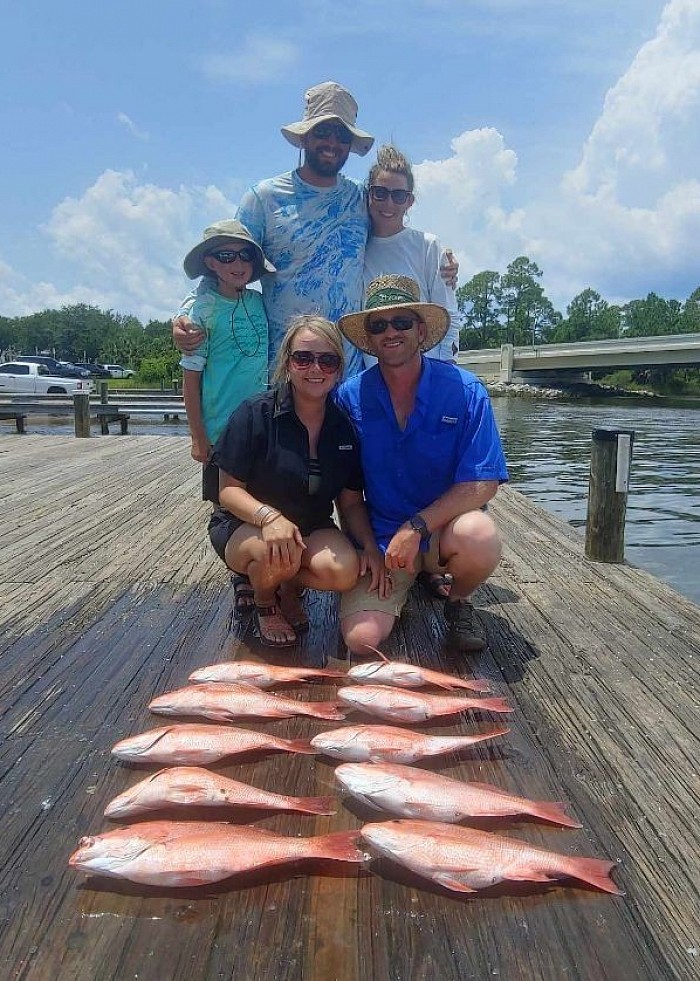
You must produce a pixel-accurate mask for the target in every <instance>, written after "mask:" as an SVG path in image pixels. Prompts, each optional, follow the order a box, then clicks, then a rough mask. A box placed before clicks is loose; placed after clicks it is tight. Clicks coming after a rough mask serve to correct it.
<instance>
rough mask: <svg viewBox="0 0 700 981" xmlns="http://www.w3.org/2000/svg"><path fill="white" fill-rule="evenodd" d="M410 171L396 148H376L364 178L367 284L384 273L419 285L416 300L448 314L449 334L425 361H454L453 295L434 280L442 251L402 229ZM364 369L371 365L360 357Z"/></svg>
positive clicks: (433, 241)
mask: <svg viewBox="0 0 700 981" xmlns="http://www.w3.org/2000/svg"><path fill="white" fill-rule="evenodd" d="M413 187H414V181H413V172H412V170H411V165H410V163H409V162H408V160H407V159H406V157H404V155H403V154H402V153H400V152H399V150H397V149H396V147H393V146H382V147H380V148H379V150H378V152H377V162H376V163H375V164H374V166H373V167H372V169H371V170H370V172H369V177H368V178H367V199H368V206H369V214H370V218H371V221H372V234H371V236H370V239H369V242H368V243H367V247H366V249H365V265H364V280H365V288H366V287H367V284H368V283H370V282H371V281H372V280H373V279H376V278H377V277H378V276H383V275H385V274H386V273H397V274H400V275H403V276H410V277H411V279H414V280H415V281H416V282H417V283H418V284H419V285H420V291H421V300H425V301H427V302H430V303H439V304H440V306H443V307H445V308H446V309H447V310H448V312H449V314H450V328H449V330H448V331H447V334H446V335H445V337H444V339H443V340H442V342H441V343H440V344H438V346H437V347H435V348H433V349H432V350H431V351H429V352H428V357H429V358H437V359H438V360H440V361H455V359H456V357H457V351H458V350H459V327H460V324H459V314H458V312H457V302H456V300H455V293H454V290H453V289H452V288H451V287H450V286H448V285H447V284H446V283H445V282H444V281H443V279H442V277H441V275H440V257H441V254H442V248H441V246H440V242H439V241H438V239H437V238H436V236H435V235H432V234H431V233H430V232H421V231H419V230H418V229H416V228H409V227H407V226H405V225H404V219H405V216H406V213H407V211H408V209H409V208H410V207H411V205H412V204H413V201H414V197H413ZM364 359H365V366H366V367H369V366H370V365H371V364H374V363H375V359H374V358H372V357H371V356H370V355H365V356H364Z"/></svg>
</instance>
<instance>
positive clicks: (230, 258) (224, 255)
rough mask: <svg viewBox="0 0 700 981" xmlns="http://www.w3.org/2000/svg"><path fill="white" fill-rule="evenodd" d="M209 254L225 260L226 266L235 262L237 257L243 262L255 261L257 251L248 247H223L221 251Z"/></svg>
mask: <svg viewBox="0 0 700 981" xmlns="http://www.w3.org/2000/svg"><path fill="white" fill-rule="evenodd" d="M209 255H210V256H211V257H212V259H216V261H217V262H223V263H224V265H226V266H227V265H229V263H231V262H235V261H236V259H240V260H241V262H255V252H254V251H253V249H249V248H247V247H246V248H243V249H221V250H220V251H219V252H210V253H209Z"/></svg>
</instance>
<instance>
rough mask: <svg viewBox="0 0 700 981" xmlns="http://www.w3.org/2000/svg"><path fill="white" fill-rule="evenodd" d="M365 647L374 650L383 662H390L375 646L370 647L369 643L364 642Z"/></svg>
mask: <svg viewBox="0 0 700 981" xmlns="http://www.w3.org/2000/svg"><path fill="white" fill-rule="evenodd" d="M365 647H366V648H367V650H369V651H374V653H375V654H379V656H380V657H381V659H382V661H384V663H385V664H391V661H390V660H389V658H388V657H387V656H386V654H382V652H381V651H378V650H377V648H376V647H372V645H371V644H365Z"/></svg>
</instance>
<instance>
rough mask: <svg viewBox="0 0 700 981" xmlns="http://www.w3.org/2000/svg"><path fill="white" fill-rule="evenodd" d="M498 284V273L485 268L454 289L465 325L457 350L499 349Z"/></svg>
mask: <svg viewBox="0 0 700 981" xmlns="http://www.w3.org/2000/svg"><path fill="white" fill-rule="evenodd" d="M500 281H501V277H500V274H499V273H497V272H494V271H493V270H491V269H485V270H484V271H483V272H480V273H477V274H476V276H473V277H472V278H471V279H470V280H469V282H468V283H465V285H464V286H460V287H459V289H458V290H457V293H456V298H457V307H458V309H459V312H460V313H461V314H462V317H463V324H464V326H463V327H462V329H461V331H460V334H459V341H460V347H462V348H483V347H498V345H499V343H500V332H501V323H500V320H499V306H498V290H499V284H500Z"/></svg>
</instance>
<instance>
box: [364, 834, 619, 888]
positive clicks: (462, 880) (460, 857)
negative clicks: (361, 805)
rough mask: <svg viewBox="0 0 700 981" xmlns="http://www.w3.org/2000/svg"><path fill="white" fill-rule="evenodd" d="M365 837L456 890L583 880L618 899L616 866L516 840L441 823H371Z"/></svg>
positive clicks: (378, 848)
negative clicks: (500, 883)
mask: <svg viewBox="0 0 700 981" xmlns="http://www.w3.org/2000/svg"><path fill="white" fill-rule="evenodd" d="M362 837H363V839H364V840H365V841H366V842H367V843H368V844H370V845H371V846H372V847H373V848H374V849H376V851H378V852H379V853H380V854H381V855H385V856H386V857H387V858H390V859H392V860H393V861H395V862H397V863H398V864H399V865H403V866H405V867H406V868H407V869H410V870H411V871H412V872H416V873H417V874H418V875H421V876H424V877H425V878H427V879H431V880H432V881H433V882H436V883H437V884H438V885H440V886H443V887H444V888H445V889H452V890H453V891H454V892H476V890H477V889H486V888H488V887H489V886H494V885H496V884H497V883H499V882H506V881H508V882H552V881H553V880H555V879H578V880H579V882H585V883H587V884H588V885H590V886H594V887H595V888H596V889H600V890H602V892H609V893H612V894H613V895H615V896H622V895H624V893H623V892H622V890H620V889H618V888H617V886H616V885H615V883H614V882H613V881H612V879H611V878H610V870H611V869H612V868H614V866H615V863H614V862H608V861H604V860H602V859H598V858H576V857H573V856H568V855H560V854H558V853H557V852H550V851H547V850H545V849H544V848H536V847H535V846H534V845H529V844H528V843H527V842H525V841H520V840H518V839H517V838H507V837H505V836H504V835H494V834H490V833H489V832H487V831H475V830H474V828H460V827H455V825H453V824H442V823H439V822H437V821H385V822H383V823H379V824H366V825H365V826H364V827H363V828H362Z"/></svg>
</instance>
